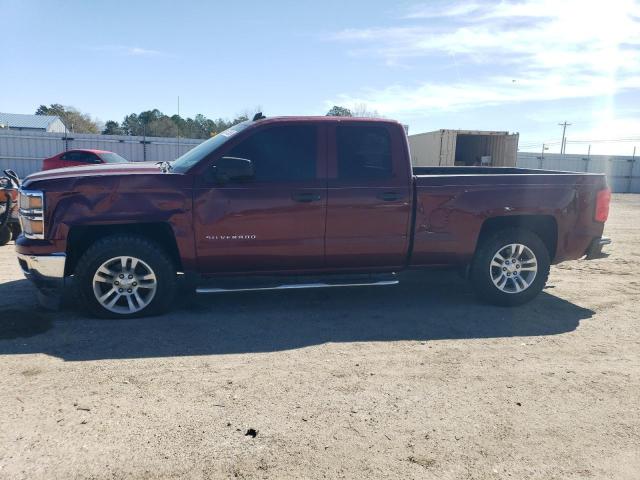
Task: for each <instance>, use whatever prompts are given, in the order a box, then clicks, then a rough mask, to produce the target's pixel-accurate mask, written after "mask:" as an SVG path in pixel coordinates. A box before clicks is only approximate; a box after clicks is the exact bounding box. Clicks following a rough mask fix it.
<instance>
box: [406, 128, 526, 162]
mask: <svg viewBox="0 0 640 480" xmlns="http://www.w3.org/2000/svg"><path fill="white" fill-rule="evenodd" d="M518 136H519V134H517V133H509V132H492V131H481V130H436V131H435V132H427V133H419V134H417V135H409V147H410V149H411V160H412V162H413V165H414V166H420V167H429V166H437V165H439V166H454V165H456V166H471V165H489V166H493V167H515V165H516V162H517V152H518Z"/></svg>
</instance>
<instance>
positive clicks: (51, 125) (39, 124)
mask: <svg viewBox="0 0 640 480" xmlns="http://www.w3.org/2000/svg"><path fill="white" fill-rule="evenodd" d="M0 128H3V129H4V128H6V129H9V130H20V131H27V132H29V131H31V132H54V133H64V131H65V128H64V123H62V120H60V117H57V116H54V115H24V114H22V113H2V112H0Z"/></svg>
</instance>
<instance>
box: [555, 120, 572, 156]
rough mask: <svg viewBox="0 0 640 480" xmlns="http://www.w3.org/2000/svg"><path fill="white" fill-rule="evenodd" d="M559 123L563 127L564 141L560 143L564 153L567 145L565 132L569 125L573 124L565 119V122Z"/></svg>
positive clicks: (561, 152)
mask: <svg viewBox="0 0 640 480" xmlns="http://www.w3.org/2000/svg"><path fill="white" fill-rule="evenodd" d="M558 125H559V126H561V127H562V143H561V144H560V154H562V155H564V152H565V149H566V146H567V145H566V143H565V133H566V132H567V127H568V126H569V125H571V124H570V123H567V121H566V120H565V121H564V123H559V124H558Z"/></svg>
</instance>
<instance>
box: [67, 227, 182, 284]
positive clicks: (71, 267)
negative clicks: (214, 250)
mask: <svg viewBox="0 0 640 480" xmlns="http://www.w3.org/2000/svg"><path fill="white" fill-rule="evenodd" d="M118 234H133V235H138V236H140V237H144V238H146V239H148V240H151V241H152V242H154V243H156V244H158V245H159V246H160V247H162V249H163V250H165V251H166V252H167V253H168V254H169V256H170V258H171V260H172V262H173V264H174V265H175V267H176V270H182V261H181V258H180V253H179V251H178V245H177V243H176V238H175V234H174V232H173V229H172V228H171V225H169V224H168V223H165V222H154V223H125V224H109V225H76V226H72V227H71V228H70V229H69V234H68V237H67V249H66V254H67V261H66V263H65V275H71V274H73V273H74V271H75V268H76V266H77V264H78V260H80V257H82V255H83V254H84V253H85V252H86V251H87V249H88V248H89V247H90V246H91V245H93V244H94V243H95V242H96V241H98V240H100V239H102V238H105V237H109V236H112V235H118Z"/></svg>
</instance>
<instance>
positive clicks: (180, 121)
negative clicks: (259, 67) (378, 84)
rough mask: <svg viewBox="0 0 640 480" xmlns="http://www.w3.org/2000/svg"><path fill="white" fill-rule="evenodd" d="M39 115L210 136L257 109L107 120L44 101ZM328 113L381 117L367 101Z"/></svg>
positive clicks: (69, 123) (120, 130)
mask: <svg viewBox="0 0 640 480" xmlns="http://www.w3.org/2000/svg"><path fill="white" fill-rule="evenodd" d="M36 115H55V116H58V117H60V120H62V123H64V124H65V126H66V127H67V129H68V130H69V131H70V132H76V133H102V134H103V135H138V136H148V137H183V138H209V137H212V136H213V135H216V134H217V133H220V132H222V131H224V130H226V129H227V128H229V127H232V126H233V125H236V124H238V123H240V122H244V121H245V120H248V119H249V117H250V116H252V115H253V113H251V112H248V111H247V113H244V114H241V115H237V116H236V117H235V118H232V119H224V118H218V119H210V118H207V117H205V116H204V115H202V114H198V115H195V116H194V117H193V118H191V117H187V118H183V117H181V116H180V115H171V116H169V115H165V114H164V113H162V112H161V111H160V110H158V109H157V108H154V109H153V110H146V111H143V112H140V113H131V114H129V115H126V116H125V117H124V119H123V120H122V121H121V122H117V121H115V120H108V121H106V122H105V123H104V124H102V123H101V122H99V121H97V120H94V119H92V118H91V116H90V115H89V114H87V113H82V112H80V111H79V110H77V109H76V108H74V107H70V106H64V105H60V104H58V103H53V104H51V105H49V106H47V105H40V107H38V109H37V110H36ZM327 115H332V116H339V117H377V116H378V112H376V111H369V110H367V108H366V106H365V105H356V106H355V107H354V108H353V110H351V109H348V108H346V107H342V106H338V105H335V106H334V107H333V108H331V109H330V110H329V111H328V112H327Z"/></svg>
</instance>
